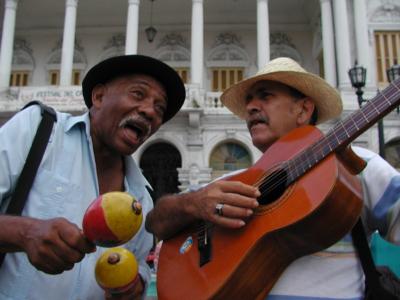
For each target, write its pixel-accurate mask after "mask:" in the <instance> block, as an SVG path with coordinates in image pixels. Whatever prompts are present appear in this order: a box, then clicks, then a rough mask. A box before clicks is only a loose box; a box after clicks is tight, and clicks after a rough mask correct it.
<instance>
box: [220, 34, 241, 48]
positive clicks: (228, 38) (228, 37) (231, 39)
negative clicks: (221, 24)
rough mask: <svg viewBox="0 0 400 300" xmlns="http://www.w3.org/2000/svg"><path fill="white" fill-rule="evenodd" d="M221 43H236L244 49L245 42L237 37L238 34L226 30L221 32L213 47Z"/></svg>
mask: <svg viewBox="0 0 400 300" xmlns="http://www.w3.org/2000/svg"><path fill="white" fill-rule="evenodd" d="M220 45H235V46H238V47H240V48H243V49H244V46H243V44H242V43H241V42H240V39H239V38H238V37H237V35H236V34H234V33H232V32H224V33H220V34H219V35H218V36H217V37H216V38H215V42H214V46H213V47H217V46H220Z"/></svg>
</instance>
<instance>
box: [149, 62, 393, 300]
mask: <svg viewBox="0 0 400 300" xmlns="http://www.w3.org/2000/svg"><path fill="white" fill-rule="evenodd" d="M221 100H222V103H223V104H224V105H225V106H226V107H227V108H228V109H230V110H231V111H232V112H233V113H234V114H235V115H237V116H239V117H240V118H242V119H244V120H245V121H246V123H247V126H248V130H249V132H250V135H251V138H252V142H253V144H254V146H256V147H257V148H258V149H259V150H260V151H261V152H263V153H264V152H266V151H267V150H268V149H269V148H270V147H271V146H272V145H274V143H276V142H277V141H278V140H279V139H280V138H281V137H283V136H285V135H286V134H288V133H289V132H291V131H292V130H294V129H296V128H299V127H302V126H305V125H308V124H312V125H316V124H321V123H323V122H326V121H328V120H331V119H335V118H338V117H339V116H340V114H341V112H342V101H341V98H340V96H339V94H338V92H337V91H336V90H335V89H334V88H333V87H331V86H330V85H329V84H328V83H327V82H326V81H325V80H323V79H322V78H320V77H319V76H317V75H314V74H312V73H310V72H307V71H306V70H304V69H303V68H302V67H301V66H300V65H299V64H298V63H297V62H295V61H293V60H292V59H289V58H284V57H282V58H277V59H274V60H271V61H270V62H268V63H267V64H266V66H265V67H264V68H263V69H261V70H260V71H259V72H258V73H257V74H256V75H254V76H252V77H250V78H248V79H245V80H243V81H241V82H239V83H237V84H235V85H233V86H231V87H230V88H229V89H227V90H226V91H225V92H224V93H223V94H222V96H221ZM352 148H353V150H354V151H355V152H356V154H357V155H358V156H360V157H361V158H362V159H363V160H364V161H365V162H366V163H367V165H366V167H365V169H364V170H363V171H362V172H361V173H360V174H359V178H360V180H361V184H362V190H363V206H364V207H363V210H362V218H363V221H364V224H365V226H366V231H367V232H368V235H370V234H371V233H372V232H374V231H375V230H379V232H380V234H381V235H382V236H384V237H385V238H386V239H387V240H389V241H391V242H393V243H397V244H399V243H400V222H399V219H400V201H399V196H400V175H399V173H398V172H397V170H395V169H394V168H393V167H392V166H391V165H390V164H389V163H387V162H386V161H385V160H384V159H382V158H381V157H380V156H379V155H377V154H375V153H373V152H371V151H369V150H367V149H363V148H359V147H352ZM229 175H231V174H228V175H227V176H229ZM316 188H317V187H316ZM259 196H260V191H258V190H257V188H256V187H253V186H251V185H246V184H244V183H241V182H234V181H219V180H217V181H214V182H212V183H210V184H208V185H206V186H204V187H202V188H200V189H199V190H197V191H192V192H187V193H182V194H177V195H166V196H164V197H161V198H160V199H159V200H158V201H157V204H156V206H155V207H154V209H153V210H152V211H151V212H150V213H149V214H148V218H147V220H146V228H147V229H148V231H150V232H152V233H154V234H155V235H156V236H157V237H158V238H159V239H164V240H166V239H169V238H171V237H173V236H174V235H175V234H177V233H179V232H180V231H181V230H182V229H184V228H185V227H186V226H189V225H190V224H193V223H194V222H196V221H198V220H204V221H206V222H211V223H214V224H216V225H218V226H223V227H226V228H230V229H232V230H237V229H240V228H242V227H243V226H246V223H247V222H251V218H250V216H252V215H253V214H254V211H255V210H256V209H257V207H258V206H259V203H258V202H257V198H258V197H259ZM316 226H318V224H316ZM299 238H300V239H301V236H299ZM161 251H162V250H161ZM364 290H365V286H364V274H363V271H362V269H361V265H360V261H359V259H358V257H357V254H356V253H355V248H354V247H353V244H352V240H351V236H350V233H349V234H347V235H346V236H344V237H343V238H342V239H341V240H340V241H338V242H337V243H335V244H334V245H332V246H331V247H329V248H328V249H325V250H323V251H320V252H317V253H314V254H311V255H306V256H303V257H301V258H299V259H297V260H295V261H294V262H293V263H292V264H290V265H289V266H288V267H287V268H286V269H285V271H284V272H283V273H282V275H281V276H280V277H279V279H278V281H277V282H276V284H275V285H274V287H273V288H272V290H271V291H270V293H269V296H268V297H267V299H279V300H283V299H285V300H299V299H304V300H306V299H309V300H311V299H312V300H315V299H318V300H322V299H326V300H328V299H330V300H332V299H363V297H364Z"/></svg>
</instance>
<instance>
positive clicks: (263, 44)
mask: <svg viewBox="0 0 400 300" xmlns="http://www.w3.org/2000/svg"><path fill="white" fill-rule="evenodd" d="M269 58H270V50H269V18H268V0H257V66H258V69H259V70H260V69H261V68H262V67H264V66H265V64H266V63H267V62H268V61H269Z"/></svg>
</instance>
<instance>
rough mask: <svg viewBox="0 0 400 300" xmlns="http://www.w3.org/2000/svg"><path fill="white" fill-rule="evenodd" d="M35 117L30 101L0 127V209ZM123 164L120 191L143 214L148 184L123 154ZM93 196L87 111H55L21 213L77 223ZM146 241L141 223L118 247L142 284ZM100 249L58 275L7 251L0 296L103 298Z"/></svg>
mask: <svg viewBox="0 0 400 300" xmlns="http://www.w3.org/2000/svg"><path fill="white" fill-rule="evenodd" d="M40 120H41V115H40V108H39V107H38V106H36V105H34V106H31V107H29V108H27V109H25V110H23V111H21V112H19V113H18V114H16V115H15V116H14V117H13V118H12V119H11V120H10V121H8V122H7V123H6V124H4V125H3V127H1V128H0V141H1V142H0V170H1V172H0V211H1V212H4V211H5V210H6V207H7V206H8V202H9V199H10V195H11V194H12V191H13V190H14V188H15V185H16V181H17V179H18V177H19V174H20V172H21V170H22V167H23V165H24V162H25V158H26V156H27V154H28V151H29V149H30V147H31V145H32V141H33V138H34V135H35V133H36V130H37V127H38V124H39V122H40ZM125 167H126V168H125V169H126V174H125V190H126V191H127V192H128V193H130V194H131V195H133V196H134V197H136V199H138V200H139V201H140V202H141V204H142V207H143V215H144V216H146V215H147V213H148V212H149V211H150V210H151V209H152V207H153V201H152V199H151V197H150V195H149V193H148V191H147V190H146V186H150V185H149V183H148V182H147V181H146V179H145V178H144V177H143V175H142V173H141V171H140V169H139V168H138V166H137V165H136V163H135V162H134V160H133V158H132V157H126V158H125ZM98 196H99V185H98V181H97V174H96V164H95V159H94V154H93V145H92V140H91V137H90V120H89V114H88V113H85V114H83V115H81V116H72V115H70V114H66V113H59V112H57V122H56V123H55V124H54V128H53V132H52V134H51V137H50V141H49V144H48V145H47V148H46V152H45V154H44V157H43V160H42V162H41V164H40V166H39V169H38V173H37V175H36V177H35V181H34V184H33V186H32V189H31V191H30V194H29V197H28V200H27V202H26V204H25V207H24V210H23V212H22V215H23V216H30V217H34V218H39V219H50V218H56V217H64V218H66V219H67V220H69V221H70V222H72V223H75V224H77V225H78V226H79V227H82V218H83V215H84V213H85V211H86V209H87V207H88V206H89V204H90V203H91V202H92V201H93V200H94V199H95V198H96V197H98ZM152 244H153V237H152V235H151V234H150V233H148V232H147V231H146V230H145V228H144V222H143V224H142V226H141V228H140V231H139V232H138V233H137V234H136V235H135V237H134V238H133V239H132V240H131V241H129V242H128V243H126V244H125V245H124V247H126V248H128V249H130V250H131V251H132V252H133V253H134V254H135V256H136V259H137V260H138V262H139V272H140V274H141V276H142V278H143V279H144V280H145V281H146V282H149V281H150V269H149V267H148V266H147V264H146V256H147V254H148V252H149V250H150V248H151V246H152ZM104 250H106V249H105V248H101V247H97V251H96V252H95V253H91V254H88V255H86V256H85V258H84V259H83V260H82V261H81V262H80V263H78V264H75V266H74V268H73V269H72V270H70V271H65V272H63V273H62V274H59V275H48V274H45V273H43V272H41V271H38V270H36V269H35V268H34V267H33V266H32V265H31V264H30V263H29V261H28V258H27V256H26V254H25V253H24V252H18V253H8V254H7V255H6V259H5V261H4V263H3V265H2V267H1V268H0V299H15V300H22V299H41V300H43V299H52V300H53V299H74V300H75V299H82V300H83V299H84V300H88V299H103V298H104V292H103V290H102V289H101V288H100V287H99V286H98V285H97V283H96V281H95V276H94V268H95V264H96V261H97V259H98V257H99V256H100V255H101V253H102V252H104Z"/></svg>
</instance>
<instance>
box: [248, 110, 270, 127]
mask: <svg viewBox="0 0 400 300" xmlns="http://www.w3.org/2000/svg"><path fill="white" fill-rule="evenodd" d="M246 123H247V128H248V129H249V130H250V128H251V127H252V126H254V125H256V124H258V123H265V124H269V119H268V117H267V116H264V115H263V114H261V113H260V112H256V113H253V114H250V116H249V118H248V119H247V120H246Z"/></svg>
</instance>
